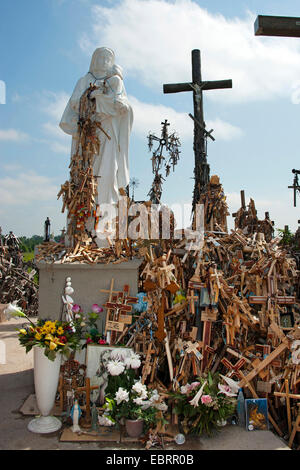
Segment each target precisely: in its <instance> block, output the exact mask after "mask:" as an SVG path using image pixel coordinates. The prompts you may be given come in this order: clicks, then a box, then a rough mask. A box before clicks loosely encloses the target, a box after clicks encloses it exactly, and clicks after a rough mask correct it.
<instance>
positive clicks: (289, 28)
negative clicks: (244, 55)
mask: <svg viewBox="0 0 300 470" xmlns="http://www.w3.org/2000/svg"><path fill="white" fill-rule="evenodd" d="M254 32H255V36H283V37H293V38H299V37H300V18H295V17H290V16H265V15H258V17H257V18H256V20H255V23H254Z"/></svg>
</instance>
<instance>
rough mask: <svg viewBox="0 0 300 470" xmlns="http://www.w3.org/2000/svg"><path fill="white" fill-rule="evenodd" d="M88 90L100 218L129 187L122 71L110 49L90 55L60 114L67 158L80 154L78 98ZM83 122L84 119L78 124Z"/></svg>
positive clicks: (128, 113)
mask: <svg viewBox="0 0 300 470" xmlns="http://www.w3.org/2000/svg"><path fill="white" fill-rule="evenodd" d="M91 87H92V88H91ZM88 89H90V92H88V93H87V98H88V100H89V103H90V104H91V106H89V110H90V115H89V116H88V120H89V123H94V124H96V137H97V139H96V140H97V141H98V143H99V145H98V148H97V152H96V153H94V159H93V163H92V169H93V176H94V177H95V178H96V180H97V185H96V186H97V195H96V208H97V215H98V216H99V215H100V217H101V215H103V212H104V208H103V204H110V205H116V203H117V202H118V200H119V198H120V194H122V193H123V194H124V192H125V191H126V188H127V186H128V184H129V164H128V161H129V158H128V150H129V137H130V132H131V128H132V123H133V112H132V108H131V106H130V104H129V101H128V98H127V95H126V91H125V87H124V83H123V73H122V69H121V67H119V66H118V65H116V64H115V54H114V52H113V51H112V50H111V49H109V48H107V47H100V48H97V49H96V50H95V51H94V53H93V56H92V60H91V65H90V69H89V72H88V73H87V74H86V75H84V76H83V77H82V78H80V79H79V81H78V82H77V84H76V86H75V89H74V91H73V94H72V96H71V98H70V99H69V102H68V104H67V106H66V109H65V111H64V113H63V116H62V119H61V122H60V127H61V129H62V130H63V131H64V132H66V133H67V134H69V135H71V136H72V149H71V158H72V155H74V154H75V153H76V152H77V153H78V152H80V145H81V143H80V145H78V136H79V133H78V132H79V130H78V129H79V126H78V124H80V119H82V116H81V115H80V113H81V108H80V106H81V98H82V96H83V95H84V94H85V93H86V92H87V90H88ZM86 121H87V116H86V115H85V116H84V119H83V121H82V122H83V123H84V122H86ZM92 140H94V141H95V139H92ZM81 152H82V148H81ZM101 209H103V212H102V210H101ZM89 225H90V228H88V230H89V231H90V232H91V233H92V234H93V235H95V232H94V233H93V230H94V229H95V230H96V229H97V227H96V225H95V224H94V225H93V221H91V224H89Z"/></svg>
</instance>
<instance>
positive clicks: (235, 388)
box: [220, 374, 240, 394]
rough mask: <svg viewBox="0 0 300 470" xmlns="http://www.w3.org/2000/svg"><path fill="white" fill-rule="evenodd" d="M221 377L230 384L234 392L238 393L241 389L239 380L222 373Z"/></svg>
mask: <svg viewBox="0 0 300 470" xmlns="http://www.w3.org/2000/svg"><path fill="white" fill-rule="evenodd" d="M220 377H222V379H223V380H224V381H225V382H226V383H227V385H229V387H230V388H231V391H232V392H234V393H236V394H238V392H239V389H240V386H239V382H236V381H235V380H233V379H231V378H230V377H226V375H222V374H220Z"/></svg>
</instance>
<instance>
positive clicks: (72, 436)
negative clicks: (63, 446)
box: [59, 427, 120, 444]
mask: <svg viewBox="0 0 300 470" xmlns="http://www.w3.org/2000/svg"><path fill="white" fill-rule="evenodd" d="M59 440H60V441H61V442H114V443H116V444H119V443H120V431H118V430H117V429H112V428H105V427H101V428H99V431H98V432H88V431H87V433H84V432H82V433H74V432H72V429H71V428H65V429H64V430H63V432H62V434H61V436H60V439H59Z"/></svg>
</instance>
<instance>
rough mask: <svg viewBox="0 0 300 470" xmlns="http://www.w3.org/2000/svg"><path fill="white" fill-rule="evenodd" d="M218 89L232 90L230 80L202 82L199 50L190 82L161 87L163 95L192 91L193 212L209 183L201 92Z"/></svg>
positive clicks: (193, 60)
mask: <svg viewBox="0 0 300 470" xmlns="http://www.w3.org/2000/svg"><path fill="white" fill-rule="evenodd" d="M220 88H232V80H216V81H202V77H201V59H200V51H199V49H194V50H193V51H192V82H188V83H172V84H164V86H163V91H164V93H179V92H181V91H193V102H194V116H193V115H191V114H190V117H191V118H192V119H193V121H194V154H195V169H194V177H195V184H194V196H193V210H194V209H195V206H196V204H197V202H199V198H200V194H201V193H202V192H203V191H204V190H205V187H206V185H207V183H208V182H209V165H208V163H207V158H206V156H207V151H206V142H207V137H210V138H211V139H213V137H212V136H211V132H212V131H209V132H208V131H207V130H206V129H205V122H204V114H203V96H202V92H203V91H204V90H216V89H220ZM213 140H214V139H213Z"/></svg>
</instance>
